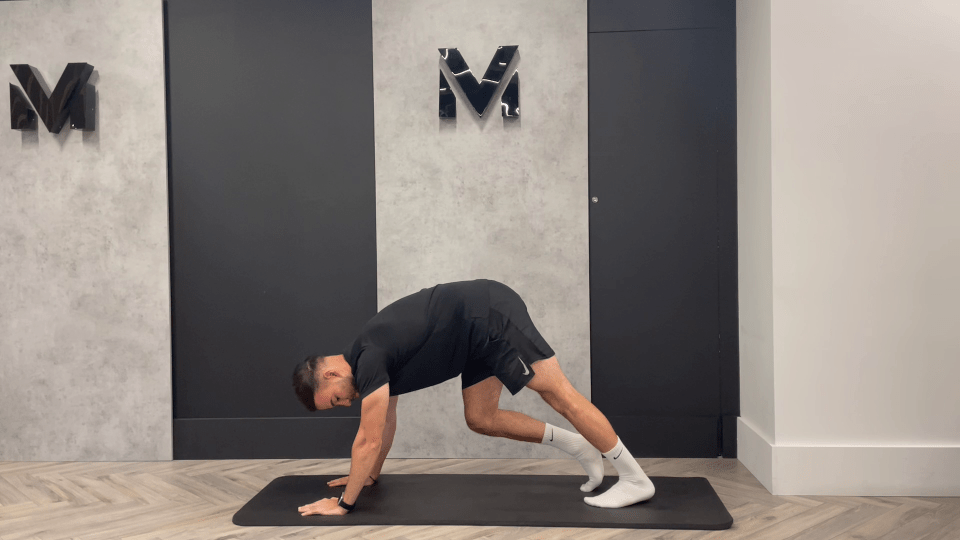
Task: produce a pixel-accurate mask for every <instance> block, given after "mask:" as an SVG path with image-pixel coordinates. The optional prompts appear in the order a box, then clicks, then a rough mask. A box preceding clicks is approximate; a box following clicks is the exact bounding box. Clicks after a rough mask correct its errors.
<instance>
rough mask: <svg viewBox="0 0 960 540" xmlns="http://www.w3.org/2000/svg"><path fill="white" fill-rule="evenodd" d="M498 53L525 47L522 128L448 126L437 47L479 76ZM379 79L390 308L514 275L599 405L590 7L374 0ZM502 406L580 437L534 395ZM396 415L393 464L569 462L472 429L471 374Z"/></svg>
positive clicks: (380, 187)
mask: <svg viewBox="0 0 960 540" xmlns="http://www.w3.org/2000/svg"><path fill="white" fill-rule="evenodd" d="M501 45H518V46H519V49H518V54H519V55H520V61H519V67H518V69H519V73H520V110H521V115H522V116H521V117H520V119H519V120H515V121H508V122H507V123H505V122H504V121H503V118H502V117H501V116H500V115H499V114H493V115H492V116H491V115H488V116H485V117H484V118H483V119H480V118H477V115H476V114H475V113H473V112H472V107H471V106H470V104H469V102H467V101H465V100H458V102H457V119H456V121H450V120H443V121H441V120H440V119H439V117H438V79H439V74H440V61H441V59H440V53H439V51H438V50H437V49H438V48H440V47H456V48H458V49H459V50H460V52H461V53H462V54H463V57H464V60H465V61H466V62H467V64H468V65H469V66H470V68H471V70H473V72H474V73H477V74H478V75H482V74H483V72H484V71H485V70H486V68H487V65H488V64H489V63H490V60H491V58H493V54H494V53H495V52H496V50H497V47H498V46H501ZM511 74H512V72H511ZM558 74H562V76H558ZM373 80H374V103H375V109H374V119H375V139H376V141H375V144H376V177H377V291H378V303H379V307H380V308H382V307H384V306H385V305H387V304H389V303H390V302H393V301H394V300H397V299H398V298H400V297H402V296H405V295H407V294H411V293H413V292H416V291H418V290H420V289H422V288H424V287H431V286H433V285H435V284H437V283H442V282H446V281H458V280H463V279H473V278H481V277H483V278H490V279H495V280H498V281H502V282H503V283H506V284H507V285H509V286H510V287H512V288H514V289H515V290H516V291H517V292H518V293H519V294H520V295H521V296H522V297H523V298H524V300H525V301H526V304H527V307H528V309H529V311H530V316H531V318H532V319H533V321H534V323H535V324H536V326H537V328H538V329H539V330H540V332H541V333H542V334H543V336H544V338H545V339H546V340H547V342H548V343H550V345H551V346H552V347H553V349H554V350H555V351H556V353H557V359H558V360H559V362H560V365H561V366H562V368H563V369H564V371H565V372H566V374H567V376H568V378H569V379H570V382H571V383H572V384H573V385H574V386H575V387H576V388H577V389H578V390H579V391H580V392H581V393H583V394H584V395H586V396H588V397H589V395H590V305H589V296H590V291H589V261H588V248H589V246H588V243H589V223H588V205H589V202H588V191H587V2H586V1H585V0H562V1H560V0H526V1H516V0H485V1H483V2H477V1H476V0H445V1H442V2H441V1H437V0H374V2H373ZM500 399H501V406H502V407H503V408H506V409H511V410H518V411H521V412H524V413H526V414H529V415H531V416H534V417H536V418H539V419H541V420H544V421H547V422H550V423H552V424H555V425H558V426H564V427H566V428H568V429H573V427H572V426H570V424H569V423H568V422H567V421H566V420H565V419H564V418H563V417H561V416H560V415H559V414H557V413H556V412H555V411H553V409H551V408H550V407H549V406H548V405H547V404H546V403H544V402H543V400H541V399H540V397H539V396H538V395H536V394H535V393H533V392H529V391H525V392H520V393H519V394H517V395H516V396H511V395H510V393H509V392H508V391H506V390H504V391H503V392H502V393H501V398H500ZM398 417H399V418H400V420H399V422H400V424H399V426H398V429H397V438H396V440H395V441H394V446H393V450H392V451H391V454H390V455H391V456H395V457H444V458H467V457H484V458H490V457H504V458H506V457H551V458H554V457H561V456H562V453H559V451H558V450H556V449H553V448H550V447H543V446H542V445H533V444H526V443H518V442H516V441H510V440H507V439H498V438H492V437H485V436H482V435H478V434H476V433H473V432H471V431H470V430H469V429H468V428H467V426H466V423H465V421H464V418H463V399H462V394H461V382H460V378H459V377H457V378H454V379H452V380H450V381H448V382H445V383H443V384H440V385H437V386H435V387H432V388H428V389H425V390H422V391H420V392H416V393H414V394H410V395H407V396H403V397H402V398H401V399H400V401H399V404H398ZM451 434H457V435H456V436H452V435H451Z"/></svg>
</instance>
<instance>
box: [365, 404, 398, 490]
mask: <svg viewBox="0 0 960 540" xmlns="http://www.w3.org/2000/svg"><path fill="white" fill-rule="evenodd" d="M399 399H400V396H390V407H389V408H388V409H387V423H386V424H385V425H384V426H383V443H382V444H381V446H380V455H379V456H378V457H377V462H376V464H374V466H373V472H371V473H370V477H371V478H373V479H374V480H376V479H377V478H380V469H382V468H383V462H384V460H386V459H387V454H388V453H389V452H390V447H391V446H393V436H394V434H395V433H396V432H397V400H399Z"/></svg>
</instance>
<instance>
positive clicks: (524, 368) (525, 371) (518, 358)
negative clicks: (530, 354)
mask: <svg viewBox="0 0 960 540" xmlns="http://www.w3.org/2000/svg"><path fill="white" fill-rule="evenodd" d="M517 360H520V364H521V365H523V374H524V375H527V374H528V373H530V370H529V369H527V365H526V364H524V363H523V359H521V358H520V357H519V356H518V357H517Z"/></svg>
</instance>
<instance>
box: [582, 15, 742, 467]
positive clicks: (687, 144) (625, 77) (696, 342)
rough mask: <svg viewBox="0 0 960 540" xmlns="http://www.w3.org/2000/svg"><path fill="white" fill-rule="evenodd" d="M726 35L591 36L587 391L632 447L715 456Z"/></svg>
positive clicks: (694, 31)
mask: <svg viewBox="0 0 960 540" xmlns="http://www.w3.org/2000/svg"><path fill="white" fill-rule="evenodd" d="M722 31H723V29H721V28H686V29H665V30H647V31H622V30H621V31H615V32H592V33H590V37H589V39H590V41H589V47H590V53H589V54H590V75H589V77H590V98H589V106H590V121H589V126H590V149H589V152H590V197H591V202H590V203H589V204H590V291H591V357H592V366H591V377H592V389H591V391H592V400H593V402H594V404H596V405H597V407H598V408H599V409H600V410H602V411H603V412H604V414H606V415H607V417H608V418H610V420H611V423H612V424H613V425H614V428H615V429H616V430H617V432H618V434H619V435H620V437H621V439H622V440H623V441H624V443H625V444H626V445H627V446H628V447H629V448H630V449H631V452H633V454H634V455H635V456H662V457H694V456H696V457H715V456H718V455H720V454H721V453H722V445H723V440H722V425H723V423H724V422H723V418H722V417H723V412H724V410H723V407H722V404H721V390H722V388H721V387H722V381H723V380H724V378H723V377H722V376H721V367H722V359H721V353H720V348H721V347H720V343H721V339H720V333H721V309H720V307H721V286H720V279H721V272H720V269H721V268H720V250H719V248H718V246H719V232H718V231H719V227H720V217H718V216H720V215H721V211H720V205H721V203H722V204H730V199H729V197H726V198H724V197H719V196H718V180H719V176H718V170H719V169H718V162H719V161H718V158H719V155H720V152H721V150H722V151H724V152H728V151H730V146H729V145H726V144H724V143H725V142H727V141H722V139H723V137H726V136H728V134H729V130H727V129H720V127H719V126H720V122H721V114H720V104H721V101H722V100H723V99H724V98H725V95H726V94H725V93H724V88H723V87H724V85H725V84H727V85H729V84H730V81H729V78H727V77H724V76H723V71H722V70H724V69H735V67H734V66H729V65H724V64H723V61H724V60H725V59H728V58H729V57H728V55H724V54H722V52H721V51H722V48H721V44H722V43H723V41H722V35H721V32H722ZM726 90H729V88H727V89H726ZM723 119H724V120H723V121H726V117H723ZM727 187H728V188H729V186H727ZM733 189H734V195H735V185H734V186H733ZM732 202H733V204H734V209H733V211H734V212H735V203H736V199H735V198H734V199H733V200H732ZM724 212H725V213H724V214H723V215H726V214H728V213H729V212H730V209H725V210H724ZM725 279H729V276H725ZM733 279H734V281H735V279H736V275H735V273H734V274H733ZM734 316H735V308H734ZM733 328H734V331H736V326H735V325H734V327H733ZM727 360H728V361H729V360H733V361H734V362H735V361H736V358H733V359H727ZM729 450H730V449H728V451H729ZM728 453H729V452H728Z"/></svg>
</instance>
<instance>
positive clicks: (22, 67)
mask: <svg viewBox="0 0 960 540" xmlns="http://www.w3.org/2000/svg"><path fill="white" fill-rule="evenodd" d="M10 67H11V68H13V72H14V73H15V74H16V75H17V79H18V80H19V81H20V85H21V86H23V89H24V90H25V91H26V92H27V95H26V96H24V95H23V92H21V91H20V89H19V88H17V87H16V86H14V85H12V84H11V85H10V128H11V129H17V130H22V131H33V130H35V129H36V123H35V122H34V120H35V118H36V115H35V114H34V112H33V111H32V110H30V106H29V105H28V102H27V98H28V97H29V99H30V101H29V103H31V104H33V108H34V109H36V111H37V113H39V115H40V119H41V120H43V125H45V126H47V130H48V131H50V132H51V133H60V130H61V129H63V124H64V123H66V121H67V117H68V116H69V117H70V127H71V128H72V129H78V130H81V131H93V130H94V125H93V124H94V122H93V120H94V118H95V114H94V112H95V111H94V103H95V92H94V88H93V86H92V85H89V84H87V80H88V79H89V78H90V75H91V74H92V73H93V66H91V65H90V64H86V63H76V64H67V69H65V70H63V75H61V76H60V81H59V82H57V87H56V88H55V89H54V90H53V93H51V94H50V95H49V96H48V95H47V92H46V91H45V90H44V89H43V87H42V86H41V84H40V81H41V80H42V79H41V78H40V75H39V74H37V72H36V70H34V69H33V68H32V67H30V66H29V65H27V64H12V65H11V66H10Z"/></svg>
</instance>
